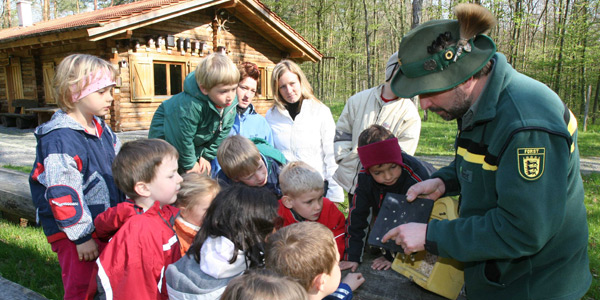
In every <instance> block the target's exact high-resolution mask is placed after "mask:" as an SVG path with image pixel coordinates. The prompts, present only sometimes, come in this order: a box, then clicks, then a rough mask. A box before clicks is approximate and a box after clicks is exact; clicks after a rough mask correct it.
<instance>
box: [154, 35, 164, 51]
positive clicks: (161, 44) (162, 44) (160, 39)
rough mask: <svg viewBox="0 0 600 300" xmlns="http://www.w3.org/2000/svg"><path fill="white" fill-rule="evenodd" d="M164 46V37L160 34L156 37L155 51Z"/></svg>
mask: <svg viewBox="0 0 600 300" xmlns="http://www.w3.org/2000/svg"><path fill="white" fill-rule="evenodd" d="M163 48H165V38H164V37H162V36H159V37H158V47H156V52H162V49H163Z"/></svg>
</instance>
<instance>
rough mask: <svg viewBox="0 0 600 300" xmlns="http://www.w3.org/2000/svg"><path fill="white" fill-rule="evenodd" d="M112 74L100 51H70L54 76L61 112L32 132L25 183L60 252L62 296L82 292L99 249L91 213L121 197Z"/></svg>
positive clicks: (46, 231)
mask: <svg viewBox="0 0 600 300" xmlns="http://www.w3.org/2000/svg"><path fill="white" fill-rule="evenodd" d="M116 77H117V71H116V70H115V68H114V67H113V66H112V65H111V64H109V63H108V62H106V61H104V60H102V59H100V58H98V57H95V56H92V55H86V54H72V55H69V56H67V57H66V58H65V59H63V61H62V62H61V63H60V64H59V65H58V68H57V70H56V76H55V78H54V87H55V90H54V93H55V98H56V99H57V100H58V105H59V107H60V110H58V111H57V112H56V113H55V114H54V115H53V116H52V119H51V120H50V121H48V122H46V123H44V124H42V125H40V126H39V127H38V128H36V130H35V135H36V138H37V149H36V158H35V162H34V164H33V170H32V171H31V175H30V178H29V186H30V188H31V196H32V199H33V204H34V205H35V207H36V210H37V215H38V217H39V221H40V222H41V223H42V227H43V229H44V234H46V237H47V239H48V242H49V243H50V244H51V245H52V251H54V252H56V254H57V256H58V262H59V264H60V267H61V269H62V280H63V286H64V289H65V298H64V299H82V298H83V297H84V296H85V293H86V290H87V287H88V284H89V281H90V274H91V272H92V270H93V267H94V263H93V261H94V260H95V259H96V257H97V256H98V253H99V251H100V250H102V248H103V247H104V243H102V242H100V241H99V240H97V239H95V238H93V235H94V230H95V228H94V219H95V218H96V216H98V214H99V213H101V212H103V211H105V210H106V209H107V208H109V207H112V206H115V205H117V203H119V202H121V201H123V199H124V196H123V194H122V193H121V192H120V191H119V190H118V189H117V186H116V185H115V183H114V180H113V175H112V172H111V169H110V165H111V163H112V161H113V159H114V158H115V155H116V154H117V152H118V151H119V148H120V147H121V143H120V142H119V139H118V138H117V136H116V135H115V134H114V133H113V132H112V130H111V129H110V128H109V127H108V126H107V125H106V123H104V120H103V117H104V115H106V114H107V113H109V109H110V106H111V102H112V100H113V97H112V89H113V87H114V86H115V79H116Z"/></svg>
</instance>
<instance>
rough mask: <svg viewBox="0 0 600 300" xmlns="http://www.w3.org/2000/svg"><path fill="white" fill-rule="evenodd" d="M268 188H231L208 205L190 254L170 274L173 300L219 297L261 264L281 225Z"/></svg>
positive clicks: (223, 191) (233, 186)
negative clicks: (266, 246)
mask: <svg viewBox="0 0 600 300" xmlns="http://www.w3.org/2000/svg"><path fill="white" fill-rule="evenodd" d="M276 203H277V202H276V199H275V197H274V196H273V194H272V193H270V192H269V190H267V189H265V188H256V187H248V186H245V185H241V184H234V185H231V186H229V187H227V188H225V189H223V190H221V192H219V194H217V196H216V197H215V199H214V200H213V202H212V203H211V204H210V206H209V207H208V210H207V211H206V215H205V217H204V222H203V223H202V227H201V228H200V230H199V231H198V234H197V235H196V238H195V239H194V243H193V244H192V246H191V247H190V249H189V250H188V252H187V254H186V255H185V256H183V257H182V258H181V259H180V260H179V261H177V262H176V263H174V264H172V265H170V266H169V267H168V268H167V272H166V282H167V289H168V291H169V297H170V298H171V299H218V298H219V297H220V296H221V294H223V291H224V290H225V286H226V285H227V283H228V282H229V281H230V280H231V279H232V278H235V277H237V276H239V275H241V274H242V273H243V272H244V271H246V269H248V268H252V267H260V266H263V265H264V263H263V253H264V247H263V243H264V241H265V239H266V237H267V235H269V234H271V233H272V232H273V231H274V230H276V229H277V227H278V226H277V225H280V223H281V222H279V217H278V216H277V206H276Z"/></svg>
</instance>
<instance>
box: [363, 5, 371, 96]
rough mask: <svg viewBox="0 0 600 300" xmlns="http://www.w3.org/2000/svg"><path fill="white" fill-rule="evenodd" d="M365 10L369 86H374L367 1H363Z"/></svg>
mask: <svg viewBox="0 0 600 300" xmlns="http://www.w3.org/2000/svg"><path fill="white" fill-rule="evenodd" d="M362 2H363V10H364V17H365V51H366V52H367V86H368V87H371V86H373V76H372V72H371V53H370V49H371V43H370V37H371V33H369V10H368V9H367V1H366V0H363V1H362Z"/></svg>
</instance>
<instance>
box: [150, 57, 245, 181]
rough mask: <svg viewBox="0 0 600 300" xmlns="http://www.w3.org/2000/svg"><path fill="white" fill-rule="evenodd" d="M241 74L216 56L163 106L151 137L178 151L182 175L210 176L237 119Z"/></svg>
mask: <svg viewBox="0 0 600 300" xmlns="http://www.w3.org/2000/svg"><path fill="white" fill-rule="evenodd" d="M239 78H240V72H239V71H238V69H237V68H236V66H235V65H234V64H233V62H232V61H231V59H229V57H227V56H226V55H222V54H217V53H213V54H211V55H209V56H207V57H206V58H205V59H203V60H202V61H201V62H200V63H199V64H198V67H197V68H196V71H194V72H191V73H190V74H189V75H188V76H187V77H186V78H185V82H184V86H183V92H181V93H179V94H177V95H175V96H173V97H171V98H170V99H168V100H166V101H164V102H163V103H161V104H160V106H159V107H158V109H157V110H156V112H155V113H154V117H152V123H151V124H150V131H149V133H148V137H150V138H161V139H164V140H166V141H167V142H169V143H170V144H171V145H173V146H174V147H175V148H176V149H177V151H179V155H180V156H179V169H180V171H181V172H196V173H207V174H210V161H211V160H213V159H214V158H215V155H216V153H217V148H218V147H219V144H221V141H223V139H224V138H225V137H227V135H228V134H229V131H230V130H231V126H232V124H233V121H234V120H235V114H236V110H235V107H236V105H237V98H236V88H237V85H238V81H239Z"/></svg>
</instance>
